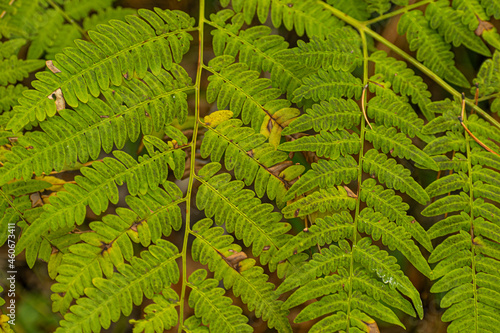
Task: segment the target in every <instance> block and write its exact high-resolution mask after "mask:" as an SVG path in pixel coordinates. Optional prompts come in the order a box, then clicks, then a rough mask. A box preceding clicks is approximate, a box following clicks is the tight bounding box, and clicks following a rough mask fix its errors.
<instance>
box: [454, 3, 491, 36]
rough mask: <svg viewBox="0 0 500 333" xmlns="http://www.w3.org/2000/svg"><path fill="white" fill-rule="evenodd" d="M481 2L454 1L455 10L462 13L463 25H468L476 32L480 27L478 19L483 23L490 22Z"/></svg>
mask: <svg viewBox="0 0 500 333" xmlns="http://www.w3.org/2000/svg"><path fill="white" fill-rule="evenodd" d="M479 2H480V0H454V1H453V8H455V9H456V10H459V11H460V12H461V14H462V16H461V19H462V22H463V24H465V25H468V26H469V29H470V30H476V28H477V27H478V25H479V21H478V19H477V18H479V19H481V20H482V21H487V20H488V16H487V15H486V13H485V11H484V9H483V7H482V6H481V4H480V3H479Z"/></svg>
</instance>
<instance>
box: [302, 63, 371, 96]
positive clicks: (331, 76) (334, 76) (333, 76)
mask: <svg viewBox="0 0 500 333" xmlns="http://www.w3.org/2000/svg"><path fill="white" fill-rule="evenodd" d="M362 90H363V84H362V83H361V80H360V79H359V78H357V77H355V76H354V75H352V74H351V73H348V72H344V71H336V70H335V69H333V67H329V68H327V69H326V70H323V69H320V70H319V71H318V73H316V74H312V75H310V76H307V77H305V78H304V79H303V80H302V86H301V87H299V88H297V89H296V90H295V91H294V93H293V94H294V96H295V97H294V99H293V102H294V103H297V102H300V101H302V100H304V99H312V100H313V101H315V102H318V101H324V100H328V99H330V98H331V97H336V98H340V97H344V96H345V97H348V98H351V97H353V96H354V97H355V98H356V99H359V98H360V97H361V92H362Z"/></svg>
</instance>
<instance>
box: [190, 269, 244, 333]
mask: <svg viewBox="0 0 500 333" xmlns="http://www.w3.org/2000/svg"><path fill="white" fill-rule="evenodd" d="M206 276H207V271H206V270H204V269H199V270H197V271H195V272H193V273H191V275H190V277H189V280H188V281H189V282H188V284H187V285H188V286H189V287H190V288H191V293H190V294H189V306H190V307H191V308H192V309H194V312H195V314H196V316H198V317H201V318H202V322H203V323H204V324H205V325H208V326H209V327H210V332H214V333H216V332H221V333H226V332H234V333H239V332H253V329H252V327H251V326H249V325H248V324H247V321H248V318H247V317H245V316H243V315H242V314H241V312H242V310H241V308H239V307H237V306H234V305H231V299H230V298H229V297H226V296H223V295H224V292H225V290H224V289H222V288H219V287H217V285H218V284H219V282H218V281H217V280H215V279H206V280H205V278H206Z"/></svg>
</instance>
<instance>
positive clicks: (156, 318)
mask: <svg viewBox="0 0 500 333" xmlns="http://www.w3.org/2000/svg"><path fill="white" fill-rule="evenodd" d="M178 298H179V296H178V295H177V293H176V292H175V291H173V290H172V289H170V288H165V289H163V290H162V291H161V294H159V295H155V296H153V304H149V305H148V306H146V307H145V308H144V313H145V314H146V315H145V317H144V319H139V320H134V319H131V320H129V322H130V324H132V325H133V326H134V330H133V332H134V333H142V332H146V333H149V332H155V331H164V330H168V329H170V328H172V327H174V326H175V325H177V322H178V315H177V310H176V309H175V307H176V305H177V302H178Z"/></svg>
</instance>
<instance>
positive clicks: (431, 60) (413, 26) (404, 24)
mask: <svg viewBox="0 0 500 333" xmlns="http://www.w3.org/2000/svg"><path fill="white" fill-rule="evenodd" d="M398 33H399V34H400V35H404V34H406V38H407V40H408V43H409V44H410V50H412V51H417V59H418V60H419V61H423V63H424V64H425V65H426V66H427V67H429V68H430V69H431V70H432V71H433V72H434V73H436V75H439V76H441V77H443V78H445V79H446V80H448V81H449V82H451V83H454V84H456V85H458V86H461V87H466V88H467V87H469V86H470V84H469V82H468V81H467V79H466V78H465V76H464V75H463V74H462V73H461V72H460V71H459V70H458V69H457V68H456V67H455V62H454V60H453V57H454V55H453V52H451V51H450V48H451V47H450V45H449V44H448V43H446V42H445V41H444V40H443V38H442V37H441V36H440V35H439V34H438V33H437V32H436V31H435V30H433V29H432V28H431V27H430V26H429V21H428V20H427V18H426V17H425V16H424V14H423V13H422V12H421V11H418V10H415V11H410V12H407V13H405V14H404V15H403V16H401V19H400V21H399V24H398Z"/></svg>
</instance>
